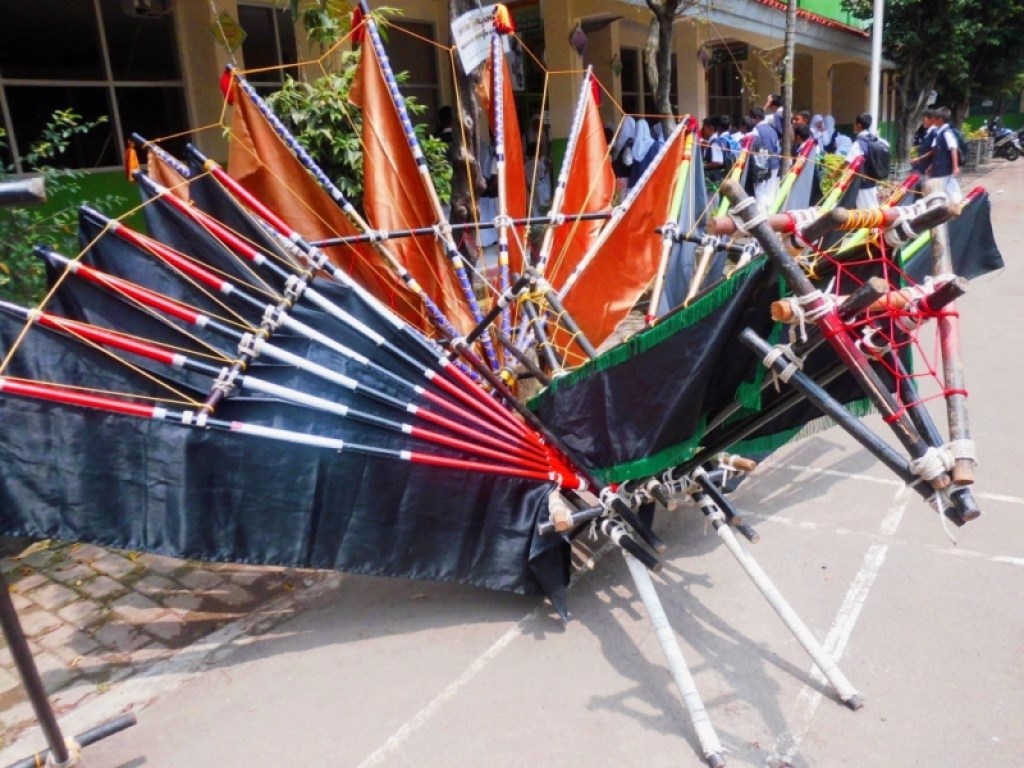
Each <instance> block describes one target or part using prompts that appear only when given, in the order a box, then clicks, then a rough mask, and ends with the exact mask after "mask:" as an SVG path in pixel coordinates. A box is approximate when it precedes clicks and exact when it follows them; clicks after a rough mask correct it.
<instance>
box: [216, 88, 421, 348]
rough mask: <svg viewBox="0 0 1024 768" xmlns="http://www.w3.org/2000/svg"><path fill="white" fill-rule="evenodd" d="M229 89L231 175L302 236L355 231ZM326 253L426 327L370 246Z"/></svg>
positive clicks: (243, 97)
mask: <svg viewBox="0 0 1024 768" xmlns="http://www.w3.org/2000/svg"><path fill="white" fill-rule="evenodd" d="M231 92H232V94H233V97H234V98H233V101H234V110H233V113H232V119H231V142H230V145H229V153H228V170H229V171H230V172H231V175H232V176H233V177H234V178H235V179H237V180H238V182H239V183H240V184H241V185H242V186H244V187H245V188H246V189H247V190H248V191H249V192H251V193H252V194H253V195H254V196H255V197H257V198H258V199H259V200H260V201H261V202H263V203H264V204H265V205H267V206H268V207H269V208H271V209H272V210H274V211H275V212H276V213H277V214H278V215H279V216H280V217H281V218H282V219H284V220H285V221H286V222H287V223H288V224H289V226H291V227H293V228H294V229H295V231H297V232H301V233H302V235H303V236H304V237H305V238H306V239H308V240H322V239H327V238H332V237H347V236H351V235H356V234H360V233H359V232H358V231H357V229H356V227H355V225H354V224H353V223H352V222H351V221H350V220H349V219H348V217H347V216H346V215H345V214H344V213H343V212H342V210H341V208H339V207H338V205H337V203H335V202H334V200H332V199H331V197H330V196H329V195H328V194H327V193H326V192H325V191H324V190H323V189H322V188H321V186H320V185H319V184H318V183H317V181H316V180H315V179H314V178H313V177H312V176H311V175H310V174H309V173H308V172H307V171H306V169H305V168H303V167H302V165H301V163H300V162H299V160H298V159H297V158H296V157H295V155H294V154H292V151H291V150H290V149H289V148H288V146H287V145H286V144H285V142H284V141H282V140H281V138H280V137H279V136H278V135H277V133H275V131H274V129H273V128H272V127H271V125H270V124H269V123H268V122H267V120H266V118H265V117H264V116H263V114H262V113H261V112H260V110H259V107H258V106H257V105H256V104H255V103H253V101H252V99H251V98H249V96H248V94H247V92H246V89H245V88H241V87H238V86H237V84H235V85H233V87H232V88H231ZM326 251H327V254H328V256H329V257H330V258H331V261H332V262H334V263H335V264H337V265H338V266H339V267H341V268H343V269H344V270H345V271H346V272H348V273H349V274H350V275H352V276H353V278H354V279H355V280H356V281H358V282H359V284H360V285H362V286H363V287H365V288H366V289H367V290H368V291H369V292H370V293H372V294H373V295H374V296H375V297H376V298H378V299H380V300H381V301H383V302H384V303H385V304H386V305H387V306H389V307H390V308H391V309H392V310H393V311H395V312H396V313H398V314H399V315H401V316H402V317H403V318H404V319H405V320H407V321H408V322H409V323H411V324H413V325H415V326H416V327H417V328H420V329H421V330H424V331H428V330H429V329H430V326H429V323H428V321H427V318H426V314H425V311H424V309H423V306H422V303H421V302H420V300H419V299H418V298H417V297H416V296H415V295H414V294H413V293H411V292H410V291H409V290H408V289H407V288H405V286H404V285H403V284H402V283H401V282H400V281H399V279H398V278H397V277H396V276H395V275H394V273H393V272H392V271H391V270H390V269H388V267H387V266H386V265H385V263H384V261H383V260H382V259H381V257H380V256H379V255H377V254H376V253H374V252H373V249H372V248H371V247H370V246H368V245H346V246H338V247H334V248H328V249H326Z"/></svg>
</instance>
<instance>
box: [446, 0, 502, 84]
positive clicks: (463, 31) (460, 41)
mask: <svg viewBox="0 0 1024 768" xmlns="http://www.w3.org/2000/svg"><path fill="white" fill-rule="evenodd" d="M493 32H494V8H477V9H475V10H472V11H467V12H466V13H464V14H462V15H461V16H459V18H457V19H455V21H453V22H452V40H454V41H455V47H456V48H458V49H459V58H460V59H461V60H462V69H463V70H464V71H466V72H472V71H473V70H474V69H476V68H477V67H479V66H480V65H481V64H483V63H484V62H485V61H487V55H488V52H489V50H490V40H491V34H492V33H493Z"/></svg>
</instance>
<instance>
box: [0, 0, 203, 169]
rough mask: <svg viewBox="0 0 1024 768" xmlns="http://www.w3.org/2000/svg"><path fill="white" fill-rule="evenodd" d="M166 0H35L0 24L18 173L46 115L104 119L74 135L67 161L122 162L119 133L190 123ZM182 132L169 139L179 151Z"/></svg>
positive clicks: (1, 86) (4, 94) (153, 132)
mask: <svg viewBox="0 0 1024 768" xmlns="http://www.w3.org/2000/svg"><path fill="white" fill-rule="evenodd" d="M172 8H173V4H172V2H171V0H146V2H140V0H33V2H31V3H18V4H17V5H16V6H15V7H12V8H11V9H10V11H9V12H8V13H6V14H5V15H4V24H2V25H0V112H2V119H3V122H2V126H3V128H4V129H5V131H6V133H7V143H8V149H7V157H6V158H5V160H6V161H8V164H9V165H12V166H13V167H14V170H15V171H16V172H25V171H27V170H28V169H27V168H25V167H24V164H23V163H22V161H21V157H23V156H24V155H25V154H26V153H27V152H28V151H29V150H30V148H31V146H32V144H33V143H34V142H35V141H36V139H38V138H39V134H40V131H41V130H42V128H43V126H44V125H45V124H46V122H47V121H48V119H49V117H50V115H51V114H52V113H53V112H54V111H56V110H58V109H67V108H71V109H74V110H75V111H76V112H77V113H78V114H80V115H81V116H82V118H83V120H87V121H91V120H96V119H97V118H99V117H101V116H106V118H107V122H106V123H104V124H103V125H100V126H98V127H97V128H94V129H93V130H92V131H90V132H89V133H87V134H85V135H79V136H75V137H74V138H73V139H72V141H71V146H70V148H69V149H68V151H67V153H65V155H64V156H63V157H61V158H60V159H59V162H60V163H61V164H62V165H65V166H67V167H71V168H81V169H88V168H110V167H117V166H119V165H120V164H121V157H122V154H123V152H124V144H125V136H126V135H128V134H130V133H131V132H133V131H135V132H138V133H140V134H142V135H144V136H145V137H146V138H149V139H156V138H160V137H162V136H167V135H170V134H181V133H182V132H183V131H185V130H186V129H187V127H188V118H187V111H186V106H185V89H184V81H183V80H182V77H181V67H180V63H179V60H178V46H177V41H176V39H175V34H174V19H173V17H172ZM187 140H188V137H187V136H180V137H179V138H177V139H175V140H172V141H170V142H168V147H169V148H170V149H171V150H172V151H177V150H180V149H181V147H182V145H183V144H184V143H185V142H186V141H187Z"/></svg>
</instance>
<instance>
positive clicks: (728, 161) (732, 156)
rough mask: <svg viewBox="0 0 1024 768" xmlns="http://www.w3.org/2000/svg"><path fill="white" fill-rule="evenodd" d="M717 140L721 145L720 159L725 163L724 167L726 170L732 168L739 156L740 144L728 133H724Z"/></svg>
mask: <svg viewBox="0 0 1024 768" xmlns="http://www.w3.org/2000/svg"><path fill="white" fill-rule="evenodd" d="M718 138H719V140H720V142H721V145H722V157H723V159H724V161H725V167H726V169H729V168H732V166H733V164H734V163H735V162H736V161H737V160H738V159H739V156H740V143H739V142H738V141H736V139H734V138H733V137H732V136H730V135H729V134H728V133H724V134H722V135H721V136H719V137H718Z"/></svg>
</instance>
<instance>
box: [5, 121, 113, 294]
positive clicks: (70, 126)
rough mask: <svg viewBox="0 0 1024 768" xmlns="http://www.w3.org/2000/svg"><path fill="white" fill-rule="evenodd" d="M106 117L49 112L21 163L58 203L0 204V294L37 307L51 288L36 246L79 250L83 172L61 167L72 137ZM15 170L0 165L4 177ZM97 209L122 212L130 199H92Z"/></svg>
mask: <svg viewBox="0 0 1024 768" xmlns="http://www.w3.org/2000/svg"><path fill="white" fill-rule="evenodd" d="M104 122H106V118H105V117H101V118H99V119H98V120H95V121H92V122H83V121H82V117H81V115H78V114H76V113H75V112H74V111H73V110H71V109H59V110H57V111H56V112H54V113H53V115H51V116H50V119H49V121H48V122H47V124H46V126H45V127H44V128H43V131H42V133H41V134H40V136H39V138H38V139H36V141H34V142H33V143H32V144H31V146H30V147H29V150H28V152H27V153H26V154H25V155H24V156H22V158H21V162H22V166H23V167H24V168H26V169H29V170H31V171H32V172H33V173H37V174H40V175H41V176H42V177H43V180H44V183H45V185H46V194H47V196H48V197H49V198H50V199H51V200H54V199H56V200H59V201H61V202H60V203H59V204H56V205H55V204H53V203H51V204H48V205H45V206H35V207H20V206H16V207H13V208H0V233H3V237H2V238H0V297H3V298H4V299H6V300H8V301H13V302H16V303H18V304H24V305H36V304H38V303H39V301H40V300H41V299H42V298H43V296H44V294H45V292H46V269H45V267H44V266H43V262H42V261H41V260H40V259H38V258H36V256H35V255H34V254H33V252H32V249H33V248H34V247H35V246H36V245H45V246H49V247H52V248H54V249H56V250H58V251H62V252H63V253H65V254H68V255H74V254H76V253H78V251H79V247H78V236H77V232H78V206H79V204H80V203H81V202H82V201H81V191H82V189H81V181H82V178H83V176H84V172H83V171H78V170H72V169H69V168H61V167H60V165H59V163H60V160H61V156H62V155H63V154H64V152H66V151H67V149H68V147H69V146H70V145H71V141H72V139H73V138H74V137H75V136H77V135H80V134H84V133H88V132H89V131H91V130H92V129H93V128H95V127H96V126H97V125H99V124H100V123H104ZM6 138H7V137H6V134H5V133H4V131H3V130H2V129H0V145H2V146H6V144H7V141H6ZM13 172H14V169H13V168H10V167H3V168H0V181H6V180H9V179H10V178H11V175H12V174H13ZM91 202H93V203H94V204H95V205H96V206H97V207H99V208H101V209H106V210H117V209H119V208H121V207H123V206H124V204H125V202H126V201H125V200H124V199H123V198H121V197H118V196H117V195H106V196H105V197H103V198H101V199H99V200H92V201H91Z"/></svg>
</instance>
